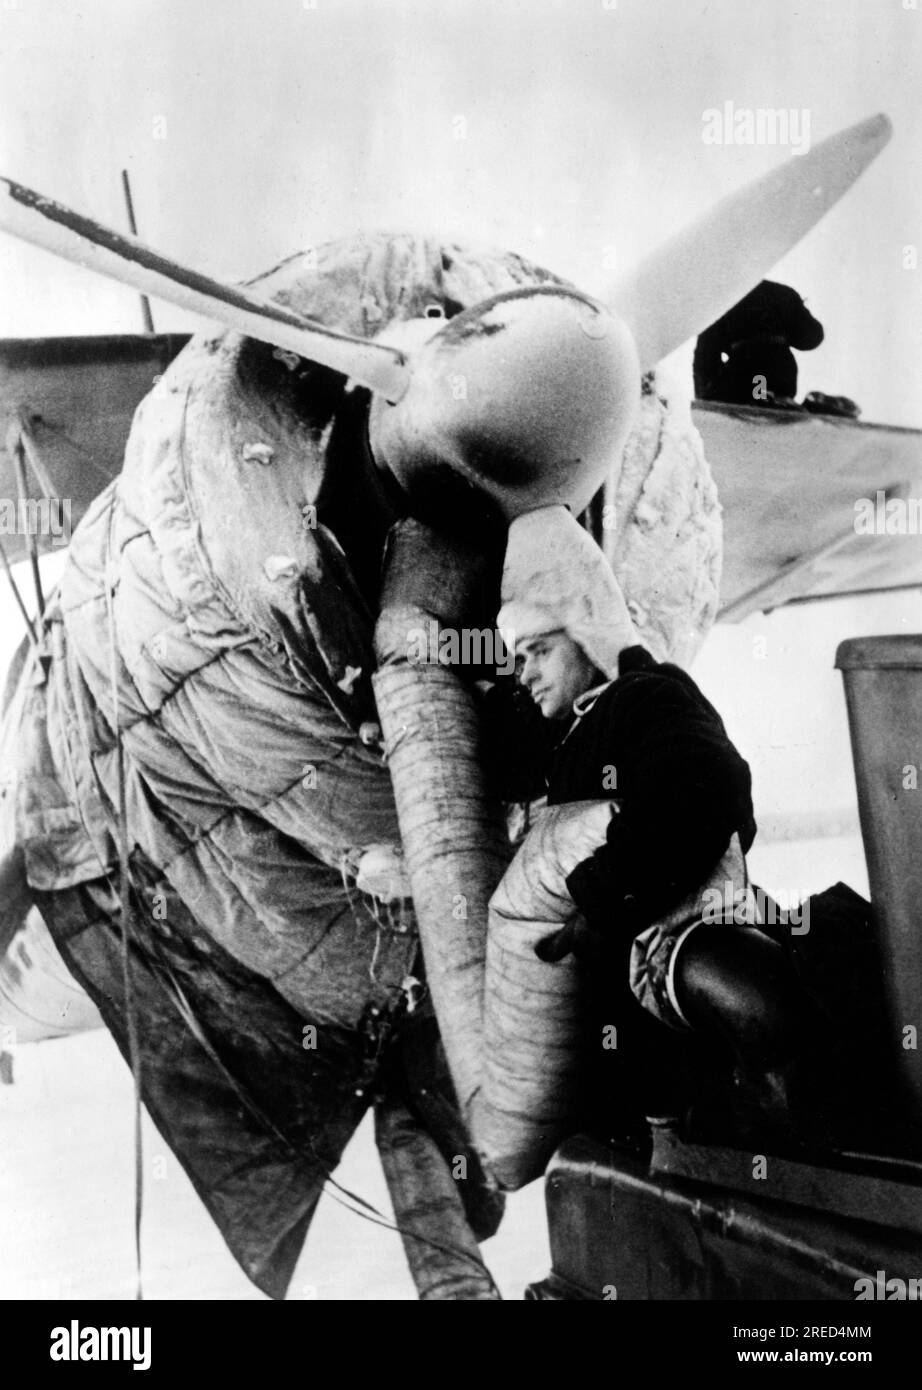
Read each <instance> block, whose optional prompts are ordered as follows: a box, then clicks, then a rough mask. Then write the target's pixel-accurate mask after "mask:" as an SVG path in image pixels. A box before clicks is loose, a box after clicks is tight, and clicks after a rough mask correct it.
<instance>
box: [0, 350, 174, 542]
mask: <svg viewBox="0 0 922 1390" xmlns="http://www.w3.org/2000/svg"><path fill="white" fill-rule="evenodd" d="M187 342H188V336H187V335H181V334H166V333H158V334H151V335H147V334H143V335H142V334H138V335H119V336H109V337H73V338H6V339H0V500H4V499H9V500H15V499H16V498H17V496H18V494H17V487H16V473H15V470H14V466H13V458H12V454H11V452H10V430H11V428H15V427H16V426H17V425H18V423H19V422H20V420H22V421H24V422H25V424H26V426H27V428H28V430H29V433H30V435H31V438H32V441H33V443H34V446H35V451H36V453H37V454H38V456H39V458H40V460H41V462H42V463H43V464H44V468H45V471H46V474H47V477H48V479H49V481H50V485H51V489H52V495H53V497H55V498H57V499H59V500H61V501H64V500H69V504H70V517H71V524H72V526H76V524H77V522H78V521H79V520H80V518H81V517H82V516H83V513H84V512H85V511H86V509H87V507H88V506H89V504H90V503H91V502H92V501H93V499H94V497H97V496H98V495H99V493H100V492H102V490H103V488H104V487H105V486H106V484H107V483H108V482H109V481H110V480H111V479H112V478H114V477H115V475H116V473H118V471H119V469H120V468H121V466H122V455H123V453H124V450H125V441H126V439H127V438H128V431H129V429H130V427H131V420H132V416H133V415H134V412H135V409H136V408H137V406H138V404H139V403H140V401H141V400H142V399H143V397H144V396H146V395H147V393H148V391H149V390H150V389H151V387H152V386H153V384H154V378H155V377H156V376H157V375H159V374H160V373H162V372H165V371H166V369H167V366H168V365H169V363H170V362H171V361H172V360H173V358H174V357H175V356H176V354H177V353H178V352H179V351H180V349H181V348H182V347H184V346H185V344H186V343H187ZM26 477H27V484H28V493H29V496H30V497H32V498H35V499H38V498H40V497H41V495H42V489H41V486H40V484H39V481H38V479H37V478H36V477H35V475H34V473H33V472H32V470H31V468H30V467H29V466H28V465H27V467H26ZM18 517H19V513H18V512H17V520H18ZM0 540H2V541H3V545H4V548H5V550H6V553H7V557H8V558H9V560H10V562H11V563H12V564H15V563H16V561H17V560H23V559H25V558H26V555H27V553H28V552H27V550H26V539H25V536H24V535H23V534H22V533H21V529H17V530H16V531H13V532H11V530H10V517H9V513H7V514H6V516H4V515H2V514H0ZM37 540H38V545H39V551H40V553H43V552H46V551H49V550H52V549H54V548H55V546H56V545H58V546H60V545H61V543H62V542H61V540H60V538H58V539H57V540H56V538H55V537H53V536H50V535H47V534H45V535H42V534H38V536H37Z"/></svg>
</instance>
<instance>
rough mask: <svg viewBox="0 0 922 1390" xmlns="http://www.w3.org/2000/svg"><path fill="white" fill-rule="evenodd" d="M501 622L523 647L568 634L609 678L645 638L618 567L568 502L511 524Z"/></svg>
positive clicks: (504, 574)
mask: <svg viewBox="0 0 922 1390" xmlns="http://www.w3.org/2000/svg"><path fill="white" fill-rule="evenodd" d="M497 626H498V627H499V628H500V630H501V631H502V632H503V634H504V635H505V636H506V637H507V639H508V641H509V642H510V643H511V644H515V645H517V644H518V643H520V642H524V641H527V640H528V639H529V638H532V637H537V636H539V635H540V634H541V633H545V632H558V631H563V632H566V633H567V635H568V636H569V637H571V638H572V639H573V641H574V642H575V643H576V644H577V646H579V647H581V648H582V650H583V651H584V652H585V653H586V655H587V656H588V657H589V659H590V661H591V662H592V663H593V665H594V666H596V667H598V669H599V670H600V671H602V672H603V673H604V674H605V675H606V676H607V677H608V678H609V679H611V678H613V677H614V676H617V674H618V656H619V654H620V653H621V652H622V651H624V649H625V647H633V646H636V645H637V644H638V641H639V639H638V637H637V633H636V631H635V628H634V624H633V623H632V621H631V616H630V614H629V613H628V610H627V604H626V603H625V601H624V595H623V594H622V592H621V587H620V585H619V584H618V581H617V579H616V578H615V576H614V574H613V572H612V568H611V565H610V564H609V563H608V561H607V560H606V558H605V556H604V555H603V553H602V551H601V550H600V549H599V547H598V546H597V545H596V543H595V541H594V540H593V539H592V537H591V536H590V535H589V533H588V532H587V531H584V530H583V528H582V526H580V524H579V522H578V521H576V519H575V518H574V517H573V516H572V515H571V514H570V512H569V511H567V509H566V507H559V506H555V507H541V508H540V509H539V510H538V511H534V512H526V513H525V514H524V515H523V516H519V517H516V519H515V521H513V523H512V525H511V526H510V527H509V540H508V542H507V544H506V560H505V564H504V566H503V584H502V608H501V609H500V612H499V617H498V619H497Z"/></svg>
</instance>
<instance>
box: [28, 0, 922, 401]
mask: <svg viewBox="0 0 922 1390" xmlns="http://www.w3.org/2000/svg"><path fill="white" fill-rule="evenodd" d="M904 3H905V4H911V3H912V0H836V2H835V3H832V0H800V2H799V3H795V0H745V3H744V0H711V3H702V0H652V3H651V0H617V3H612V0H521V3H515V2H514V0H463V3H462V2H458V0H423V2H422V3H411V0H315V3H311V0H259V2H258V3H257V0H156V2H154V0H85V3H73V0H0V104H2V120H0V142H2V149H0V156H2V157H0V172H3V173H5V174H9V175H11V176H13V177H15V178H18V179H19V180H21V181H22V182H24V183H26V184H29V185H31V186H33V187H35V188H38V189H40V190H41V191H42V192H46V193H49V194H51V195H53V196H55V197H57V198H59V199H61V200H62V201H64V202H66V203H69V204H71V205H73V206H75V207H78V208H80V209H81V210H84V211H87V212H90V213H92V214H94V215H95V216H96V217H98V218H100V219H101V220H103V221H109V222H111V223H113V224H115V225H118V226H121V227H123V226H124V209H123V206H122V202H121V188H120V182H119V171H120V169H121V168H122V167H127V168H128V169H129V170H130V172H131V177H132V181H133V186H134V195H135V203H136V208H137V214H138V219H139V223H140V227H141V233H142V235H143V236H144V238H145V239H146V240H148V241H150V242H152V243H153V244H155V245H157V246H159V247H161V248H162V249H164V250H166V251H168V252H170V253H171V254H173V255H175V256H177V257H180V258H184V259H187V260H190V261H193V262H194V263H196V264H199V265H201V266H202V267H203V268H206V269H210V270H211V271H212V272H213V273H216V274H218V275H221V276H227V277H233V278H240V277H243V276H247V275H251V274H255V273H257V272H258V271H260V270H262V269H264V268H266V267H267V266H269V265H270V264H272V263H273V262H274V261H276V260H278V259H280V258H281V257H282V256H284V255H287V254H289V253H290V252H292V251H295V250H298V249H300V248H301V247H303V246H305V245H310V244H312V243H314V242H317V241H320V240H322V239H323V238H325V237H327V236H330V235H336V234H340V233H344V232H350V231H353V230H355V229H357V228H362V227H369V228H370V227H380V226H384V227H394V228H397V227H407V226H409V227H426V228H429V229H435V230H440V229H444V230H445V231H446V232H448V233H451V234H452V235H454V236H456V237H459V238H469V239H477V240H487V241H491V242H493V243H497V244H501V245H503V246H508V247H512V248H515V249H517V250H519V251H522V252H523V253H525V254H527V255H529V256H531V257H533V258H534V259H536V260H538V261H541V262H543V263H544V264H546V265H548V266H550V267H552V268H553V269H555V270H558V271H560V272H562V273H564V274H567V275H570V276H572V277H574V278H575V279H576V280H577V281H578V282H579V283H581V284H582V285H583V286H584V287H585V288H587V289H590V290H592V289H595V288H598V287H600V286H601V284H602V283H603V282H604V280H605V278H606V274H607V272H606V269H605V265H606V258H608V259H609V260H610V259H611V256H612V248H614V256H615V258H616V261H617V263H618V264H619V265H620V266H622V267H624V266H627V265H629V264H630V262H631V261H632V260H633V259H635V258H636V256H637V255H638V254H639V253H640V252H641V251H642V250H643V249H645V248H646V247H648V246H650V245H652V244H654V243H655V242H656V241H657V240H659V239H660V238H661V237H663V236H665V235H666V234H667V233H669V232H671V231H673V230H675V229H676V228H677V227H679V226H680V225H681V224H682V223H683V222H684V221H685V220H687V219H688V218H689V217H691V216H693V215H694V214H695V213H696V212H698V211H701V210H703V209H704V208H706V207H707V206H708V205H709V204H710V203H711V202H712V201H714V200H715V199H716V198H717V197H718V196H720V195H721V194H723V193H725V192H727V191H729V190H731V189H733V188H735V187H737V186H739V184H741V183H742V182H744V181H746V180H747V179H748V178H750V177H752V176H753V175H756V174H758V173H760V172H762V171H763V170H765V169H767V168H769V167H771V166H772V165H773V164H774V163H776V162H778V161H779V159H781V158H782V157H785V155H786V153H787V152H786V151H784V150H779V149H777V148H766V147H753V146H726V145H720V146H714V145H711V146H708V145H705V144H704V143H703V141H702V130H703V123H702V117H703V113H704V112H705V111H706V110H707V109H708V108H713V107H719V108H722V107H723V104H724V103H725V102H727V101H732V102H733V103H734V104H735V107H736V108H739V107H747V108H750V109H758V108H759V107H763V108H765V107H773V108H784V109H786V110H795V111H797V112H798V113H800V112H802V111H804V110H806V111H808V112H809V120H810V132H811V139H812V141H813V142H814V143H815V142H817V141H819V140H820V139H822V138H823V137H824V136H826V135H828V134H831V133H832V132H833V131H835V130H837V129H838V128H840V127H841V126H844V125H847V124H849V123H851V122H852V121H855V120H857V119H860V118H861V117H863V116H866V115H869V114H871V113H872V112H874V111H876V110H884V111H886V112H887V113H888V114H889V115H890V116H891V118H892V120H893V122H894V126H895V130H896V133H895V136H894V139H893V141H892V143H891V145H890V147H889V148H888V150H887V151H886V152H885V153H884V155H883V156H882V157H881V158H880V159H879V160H878V162H877V164H876V166H875V167H874V168H872V169H871V170H870V171H869V172H868V173H867V174H866V175H865V176H864V178H863V179H862V180H861V182H860V183H859V184H858V186H857V187H856V188H855V189H854V190H853V192H852V193H851V194H850V195H849V196H848V198H847V199H846V201H845V202H843V204H842V205H841V206H840V207H839V208H837V209H836V210H835V211H834V212H833V213H832V214H831V215H830V216H829V217H828V218H827V219H826V221H825V222H824V224H823V225H822V226H821V227H820V228H818V229H817V230H816V231H815V232H814V233H812V234H811V236H810V237H809V239H808V240H807V242H805V243H804V244H803V246H802V247H801V248H799V249H798V250H796V251H795V252H793V253H792V254H791V255H790V256H789V257H788V258H787V260H786V261H785V262H784V263H783V264H782V265H781V267H780V268H778V270H777V271H776V272H775V273H776V275H777V276H778V278H783V279H786V280H788V281H789V282H790V283H793V284H794V285H795V286H796V287H797V289H798V290H800V291H801V293H803V294H804V295H805V297H806V298H807V299H808V300H809V303H810V306H811V309H812V310H813V311H814V312H815V313H816V314H817V316H818V317H819V318H820V319H822V321H823V322H824V323H825V325H826V329H827V340H826V344H825V345H824V346H823V347H822V348H821V349H820V350H819V351H817V352H815V353H813V354H810V355H807V356H805V357H803V358H802V373H801V384H802V387H803V389H804V390H809V389H813V388H816V389H825V390H827V391H830V392H846V393H847V394H850V395H852V396H854V397H855V398H856V399H857V400H858V401H859V402H860V403H861V404H862V405H863V406H864V415H865V418H866V419H879V420H887V421H890V422H899V423H906V424H922V404H920V395H922V393H920V389H919V382H920V375H919V372H920V368H919V363H920V361H922V351H920V349H922V342H920V337H922V312H920V311H922V293H920V289H919V284H920V277H922V270H919V271H909V270H905V269H903V247H904V246H906V245H907V244H913V243H915V242H922V197H920V189H922V154H920V151H922V109H920V102H919V100H918V95H917V93H918V90H919V86H920V83H919V73H920V64H919V55H920V31H922V11H920V10H918V9H911V8H910V9H907V8H904ZM920 3H922V0H920ZM459 135H460V136H461V137H462V138H458V137H459ZM155 313H156V320H157V326H158V327H159V328H164V329H165V328H172V327H176V328H180V327H186V326H190V325H191V324H192V323H193V321H192V320H190V319H188V318H187V317H185V316H183V315H182V314H180V313H179V312H178V311H175V310H172V309H170V308H169V307H166V306H162V305H157V306H155ZM139 324H140V319H139V312H138V307H137V300H136V298H135V296H134V295H133V294H132V293H131V292H130V291H127V290H122V289H120V288H118V287H114V286H111V285H109V284H107V283H106V282H104V281H101V280H97V279H96V278H95V277H93V276H90V275H89V274H88V273H86V272H82V271H77V270H72V269H70V268H68V267H66V266H63V265H59V264H57V263H56V262H54V261H53V260H52V259H51V258H50V257H48V256H47V255H46V254H45V253H43V252H39V251H34V250H32V249H30V248H27V247H20V246H18V245H16V244H14V243H12V242H11V241H9V239H7V238H0V335H3V336H29V335H39V334H47V333H61V332H64V333H77V332H112V331H134V330H136V329H137V328H138V327H139Z"/></svg>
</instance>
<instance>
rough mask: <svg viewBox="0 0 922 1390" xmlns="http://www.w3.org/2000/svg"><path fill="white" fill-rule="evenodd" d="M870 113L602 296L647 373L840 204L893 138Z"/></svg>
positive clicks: (725, 204) (705, 219)
mask: <svg viewBox="0 0 922 1390" xmlns="http://www.w3.org/2000/svg"><path fill="white" fill-rule="evenodd" d="M891 133H892V126H891V124H890V121H889V120H888V119H887V117H886V116H884V115H878V116H871V117H870V118H869V119H868V120H865V121H859V122H858V124H857V125H853V126H849V128H848V129H847V130H842V131H839V133H838V134H837V135H831V136H830V137H829V139H828V140H824V141H823V142H822V143H821V144H819V145H816V146H815V147H814V148H813V149H811V150H809V151H808V152H807V153H806V154H803V155H794V156H792V157H791V159H789V160H787V161H786V162H785V163H784V164H781V165H779V166H778V168H777V169H772V170H771V172H770V173H768V174H765V175H763V177H762V178H760V179H756V181H755V182H754V183H750V184H747V185H746V187H745V188H741V189H739V191H738V192H736V193H731V194H729V196H728V197H726V198H722V199H721V201H720V202H719V203H717V204H716V205H715V206H714V207H713V208H711V210H710V211H709V212H706V213H705V214H704V215H703V216H702V217H699V218H698V219H697V221H695V222H692V223H691V225H690V226H688V227H686V228H685V230H684V231H681V232H679V233H677V235H676V236H674V237H671V238H670V239H669V240H668V241H666V242H664V243H663V245H662V246H660V247H658V248H657V250H655V251H653V252H652V253H651V254H650V255H649V256H647V257H646V258H645V259H644V260H643V261H641V263H640V265H639V266H637V268H636V269H635V270H633V271H632V272H630V273H629V274H628V275H627V276H626V277H625V278H624V279H623V280H621V281H620V282H616V284H615V285H614V287H613V288H612V289H610V290H609V291H607V292H606V293H605V294H603V295H600V296H599V297H600V298H601V299H603V300H604V302H605V303H606V304H608V305H609V306H610V307H611V308H612V309H613V310H614V311H615V312H616V313H617V314H618V315H619V316H620V317H621V318H623V319H624V320H625V322H626V323H627V324H628V326H629V327H630V328H631V330H632V332H633V333H634V337H635V340H636V343H637V351H638V355H639V357H640V364H641V368H642V369H643V370H644V371H647V370H649V368H651V367H653V366H655V365H656V363H657V362H659V361H660V360H661V359H662V358H663V357H665V356H667V354H668V353H670V352H672V351H673V349H675V348H677V347H679V346H681V344H682V343H684V342H685V340H686V339H687V338H691V337H693V336H694V335H695V334H697V333H701V332H702V331H703V330H704V329H705V328H707V327H708V326H709V325H710V324H712V323H714V322H715V320H717V319H719V318H720V317H721V315H722V314H725V313H726V311H727V310H728V309H730V308H732V307H733V305H734V304H737V303H738V302H739V301H740V300H741V299H742V298H743V296H744V295H746V294H748V293H749V291H750V290H752V289H754V288H755V286H756V285H757V284H758V283H759V281H760V280H762V279H764V277H765V275H766V274H767V273H768V271H769V270H771V268H772V266H773V265H775V264H776V262H778V261H780V260H781V258H782V256H784V255H785V254H786V253H787V252H788V251H790V249H791V247H792V246H796V244H797V242H798V241H800V239H801V237H803V236H805V235H806V234H807V232H809V230H810V228H811V227H812V226H813V225H814V224H815V223H816V222H818V221H819V220H820V218H821V217H823V216H824V214H825V213H827V212H828V211H829V209H830V208H831V207H832V206H833V204H834V203H837V202H838V200H839V199H840V198H841V197H842V195H843V193H846V192H847V191H848V189H849V188H850V187H851V186H852V184H853V183H854V182H855V180H856V179H857V178H858V176H859V174H862V173H863V172H864V170H865V169H866V168H867V167H868V165H869V164H870V163H871V161H872V160H873V159H875V158H876V157H877V155H878V154H879V153H880V151H881V150H882V149H883V147H884V145H886V143H887V141H888V140H889V139H890V136H891Z"/></svg>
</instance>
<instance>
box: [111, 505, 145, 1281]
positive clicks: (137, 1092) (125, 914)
mask: <svg viewBox="0 0 922 1390" xmlns="http://www.w3.org/2000/svg"><path fill="white" fill-rule="evenodd" d="M104 582H105V587H106V616H107V619H108V623H109V683H110V687H111V698H112V721H113V730H114V737H115V763H116V769H117V776H118V787H117V806H116V810H117V815H118V825H117V831H118V867H119V920H120V925H121V933H122V940H121V953H122V988H123V991H124V997H125V1019H126V1022H127V1027H128V1059H129V1065H130V1067H131V1076H132V1080H133V1082H134V1247H135V1271H136V1289H135V1298H136V1300H137V1301H139V1302H140V1301H142V1300H143V1297H144V1293H143V1285H142V1277H141V1221H142V1216H143V1211H144V1152H143V1140H142V1134H141V1053H140V1048H139V1045H138V1021H137V1016H136V1013H135V1000H134V989H133V986H132V982H131V959H130V954H131V942H130V936H131V884H130V881H129V877H128V872H129V850H128V807H127V804H126V796H125V749H124V744H123V741H122V731H121V728H120V726H119V692H118V664H117V657H116V645H115V612H114V607H113V602H112V587H113V571H112V513H111V512H110V514H109V530H108V533H107V536H106V571H105V580H104Z"/></svg>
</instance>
